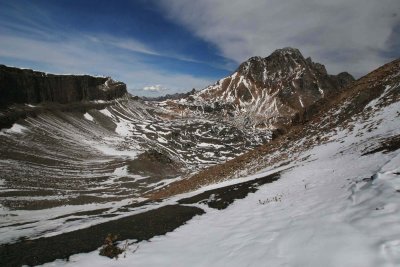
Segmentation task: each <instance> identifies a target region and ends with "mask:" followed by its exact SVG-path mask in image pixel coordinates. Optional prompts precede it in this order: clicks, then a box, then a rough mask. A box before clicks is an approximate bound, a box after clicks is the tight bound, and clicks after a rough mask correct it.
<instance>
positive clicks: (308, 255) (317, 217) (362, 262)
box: [44, 103, 400, 267]
mask: <svg viewBox="0 0 400 267" xmlns="http://www.w3.org/2000/svg"><path fill="white" fill-rule="evenodd" d="M399 111H400V104H399V103H393V104H391V105H389V106H386V107H384V108H382V109H381V110H376V113H375V114H374V117H373V118H371V119H366V120H362V119H359V120H358V122H357V121H356V122H355V123H354V127H353V128H348V129H339V128H338V129H335V130H336V132H335V131H334V132H335V133H334V132H332V133H330V134H329V136H328V137H329V138H330V140H329V141H328V142H327V143H325V144H322V145H318V146H315V147H314V148H312V149H311V150H308V151H304V152H302V153H301V154H300V155H293V157H295V156H296V158H297V159H300V160H297V161H292V162H291V163H290V165H288V166H285V168H286V170H285V171H283V172H282V175H281V178H280V179H279V180H278V181H276V182H273V183H272V184H266V185H264V186H262V187H260V189H259V190H258V191H257V192H256V193H252V194H250V195H249V196H248V197H247V198H245V199H243V200H238V201H235V202H234V203H233V204H232V205H230V206H229V207H228V208H227V209H225V210H214V209H211V208H208V207H207V206H206V205H202V204H196V205H199V206H200V207H201V208H203V209H204V210H206V214H204V215H202V216H197V217H195V218H194V219H192V220H191V221H189V222H188V224H186V225H183V226H181V227H180V228H178V229H176V230H175V231H173V232H171V233H168V234H167V235H165V236H158V237H155V238H152V239H151V240H150V241H143V242H140V243H138V244H133V245H130V246H129V247H128V250H127V251H126V253H125V255H121V257H120V258H119V259H117V260H110V259H109V258H106V257H102V256H99V255H98V254H99V252H98V251H94V252H91V253H87V254H77V255H74V256H72V257H70V259H69V261H68V262H67V261H62V260H57V261H55V262H53V263H48V264H45V265H44V266H318V267H319V266H341V267H343V266H349V267H350V266H351V267H357V266H360V267H368V266H371V267H372V266H400V149H397V150H394V151H391V152H387V153H382V152H376V153H371V154H367V155H363V156H362V154H363V151H364V152H365V150H366V149H369V148H371V147H372V146H374V145H376V142H377V140H378V139H383V138H388V137H391V136H395V135H398V134H399V133H400V123H399V114H400V113H399ZM371 123H376V125H377V127H375V128H369V127H366V126H368V125H371ZM301 159H302V160H301ZM271 172H274V167H270V168H268V169H265V170H263V171H261V172H260V173H259V174H258V175H262V174H263V173H271ZM230 182H232V181H230ZM123 243H125V242H122V243H121V245H123Z"/></svg>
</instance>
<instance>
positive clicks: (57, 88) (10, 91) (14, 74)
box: [0, 65, 127, 107]
mask: <svg viewBox="0 0 400 267" xmlns="http://www.w3.org/2000/svg"><path fill="white" fill-rule="evenodd" d="M126 93H127V91H126V85H125V84H124V83H122V82H117V81H114V80H112V79H111V78H107V77H93V76H89V75H55V74H46V73H43V72H38V71H33V70H29V69H18V68H13V67H7V66H5V65H0V95H1V97H0V107H5V106H9V105H12V104H19V103H29V104H36V103H40V102H57V103H61V104H67V103H72V102H78V101H90V100H112V99H114V98H118V97H121V96H123V95H125V94H126Z"/></svg>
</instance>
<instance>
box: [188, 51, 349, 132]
mask: <svg viewBox="0 0 400 267" xmlns="http://www.w3.org/2000/svg"><path fill="white" fill-rule="evenodd" d="M352 81H354V78H353V77H352V76H351V75H350V74H348V73H345V72H344V73H341V74H339V75H329V74H328V73H327V71H326V69H325V66H324V65H322V64H320V63H315V62H313V61H312V60H311V58H307V59H306V58H304V56H303V55H302V54H301V52H300V50H298V49H296V48H291V47H286V48H282V49H278V50H276V51H274V52H273V53H272V54H271V55H269V56H268V57H265V58H263V57H258V56H257V57H251V58H249V59H248V60H247V61H245V62H243V63H242V64H240V66H239V67H238V69H237V70H236V71H235V72H234V73H233V74H232V75H230V76H228V77H226V78H223V79H221V80H219V81H218V82H217V83H215V84H214V85H211V86H209V87H207V88H205V89H204V90H202V91H200V92H199V93H197V94H196V95H195V96H194V99H195V100H196V101H195V102H194V103H195V105H200V106H203V107H204V106H212V107H213V106H215V103H218V104H217V105H218V107H221V106H223V107H224V109H225V111H226V112H225V113H226V114H229V115H230V116H231V117H235V120H236V121H240V123H242V124H245V126H254V127H262V128H265V127H266V128H270V129H274V128H282V127H286V126H287V125H290V124H291V123H292V122H293V120H297V119H304V118H303V115H304V114H305V112H306V111H307V109H308V108H309V107H310V106H311V105H313V104H314V103H315V102H317V101H318V100H320V99H321V98H324V97H329V96H330V95H332V94H337V93H338V92H340V91H341V90H342V89H343V88H344V87H345V86H346V85H347V84H349V83H350V82H352ZM202 110H204V108H203V109H202Z"/></svg>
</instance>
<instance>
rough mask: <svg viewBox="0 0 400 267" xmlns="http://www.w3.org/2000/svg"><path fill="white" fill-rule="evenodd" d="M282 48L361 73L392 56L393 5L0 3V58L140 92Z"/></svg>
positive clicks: (161, 91) (300, 1)
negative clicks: (104, 80) (99, 77)
mask: <svg viewBox="0 0 400 267" xmlns="http://www.w3.org/2000/svg"><path fill="white" fill-rule="evenodd" d="M288 46H290V47H295V48H299V49H300V51H301V52H302V53H303V55H304V56H305V57H308V56H310V57H311V58H312V59H313V60H314V61H315V62H320V63H322V64H324V65H325V66H326V68H327V70H328V72H330V73H331V74H337V73H339V72H342V71H348V72H350V73H351V74H353V75H354V76H356V77H360V76H362V75H364V74H367V73H368V72H369V71H372V70H373V69H375V68H377V67H379V66H380V65H382V64H384V63H387V62H389V61H391V60H394V59H396V58H399V57H400V2H399V1H398V0H381V1H376V0H319V1H317V0H285V1H282V0H247V1H243V0H201V1H185V0H147V1H146V0H116V1H105V0H96V1H94V0H81V1H78V0H68V1H67V0H57V1H52V0H35V1H29V0H12V1H11V0H10V1H6V0H0V64H5V65H9V66H15V67H21V68H31V69H35V70H39V71H45V72H49V73H59V74H90V75H102V76H111V77H112V78H114V79H116V80H120V81H123V82H125V83H126V84H127V87H128V90H129V92H130V93H132V94H134V95H139V96H160V95H165V94H172V93H176V92H187V91H190V90H191V89H192V88H196V89H202V88H204V87H206V86H207V85H209V84H213V83H214V82H215V81H217V80H219V79H220V78H223V77H225V76H227V75H229V74H230V73H232V72H233V71H234V70H235V69H236V68H237V67H238V65H239V64H240V63H241V62H243V61H245V60H247V59H248V58H250V57H252V56H263V57H266V56H268V55H269V54H271V53H272V52H273V51H274V50H276V49H278V48H283V47H288Z"/></svg>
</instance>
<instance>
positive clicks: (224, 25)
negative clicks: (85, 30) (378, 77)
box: [160, 0, 400, 74]
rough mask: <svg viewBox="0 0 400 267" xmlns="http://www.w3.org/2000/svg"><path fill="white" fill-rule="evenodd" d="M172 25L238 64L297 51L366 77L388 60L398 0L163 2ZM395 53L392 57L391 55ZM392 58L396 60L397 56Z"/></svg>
mask: <svg viewBox="0 0 400 267" xmlns="http://www.w3.org/2000/svg"><path fill="white" fill-rule="evenodd" d="M160 4H161V6H162V8H163V9H164V10H166V12H167V14H168V15H169V16H170V18H171V19H172V20H175V21H178V22H179V23H181V24H183V25H185V26H186V27H187V28H188V29H189V30H191V31H193V32H194V33H195V34H196V35H198V36H199V37H201V38H203V39H204V40H206V41H208V42H211V43H213V44H215V45H216V46H217V47H218V48H219V49H220V51H221V53H222V55H223V56H225V57H227V58H229V59H232V60H235V61H236V62H237V63H240V62H242V61H244V60H246V59H247V58H249V57H251V56H255V55H260V56H267V55H269V54H270V53H271V52H273V51H274V50H275V49H277V48H282V47H286V46H292V47H297V48H299V49H300V50H301V51H302V52H303V54H304V55H305V56H311V57H312V58H313V59H314V60H315V61H320V62H321V63H324V64H326V65H327V68H328V70H329V71H331V72H333V73H337V72H340V71H343V70H348V71H351V72H353V73H355V74H362V73H366V72H368V71H370V70H372V69H374V68H376V67H378V66H379V65H381V64H383V63H385V62H387V61H388V58H385V57H383V56H382V52H387V51H388V49H389V47H388V45H389V38H390V36H391V34H392V29H393V27H394V26H395V25H396V24H399V23H400V16H399V15H397V16H395V15H394V14H395V13H400V10H399V9H400V5H399V2H398V0H382V1H376V0H322V1H317V0H285V1H281V0H267V1H266V0H249V1H243V0H219V1H214V0H202V1H176V0H163V1H162V2H161V3H160ZM397 53H398V52H397ZM397 56H399V55H398V54H397Z"/></svg>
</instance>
